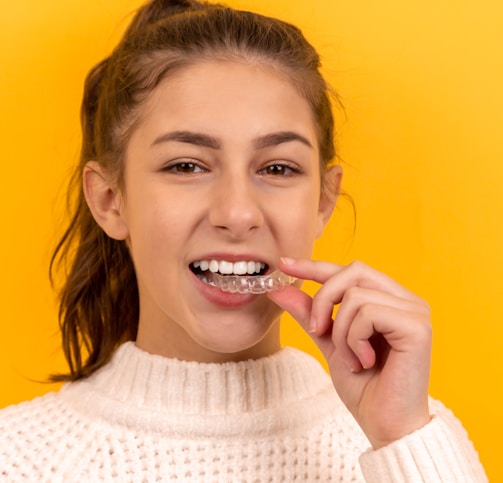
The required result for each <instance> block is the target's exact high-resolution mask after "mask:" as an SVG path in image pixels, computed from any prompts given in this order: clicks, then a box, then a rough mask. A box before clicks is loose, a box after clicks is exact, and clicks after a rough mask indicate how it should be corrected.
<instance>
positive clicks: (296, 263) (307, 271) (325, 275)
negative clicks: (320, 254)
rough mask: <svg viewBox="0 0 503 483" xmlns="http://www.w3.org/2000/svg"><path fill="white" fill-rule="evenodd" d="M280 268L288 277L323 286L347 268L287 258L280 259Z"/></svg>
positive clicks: (333, 264)
mask: <svg viewBox="0 0 503 483" xmlns="http://www.w3.org/2000/svg"><path fill="white" fill-rule="evenodd" d="M278 267H279V268H280V270H282V271H283V272H284V273H286V274H287V275H291V276H293V277H297V278H301V279H303V280H313V281H314V282H318V283H321V284H323V283H325V282H326V281H327V280H328V279H329V278H331V277H333V276H334V275H335V274H336V273H338V272H340V271H342V270H343V269H344V268H345V266H344V265H338V264H337V263H330V262H324V261H320V260H308V259H306V258H286V257H282V258H280V261H279V264H278Z"/></svg>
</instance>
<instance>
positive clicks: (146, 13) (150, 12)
mask: <svg viewBox="0 0 503 483" xmlns="http://www.w3.org/2000/svg"><path fill="white" fill-rule="evenodd" d="M204 8H205V5H204V4H202V3H201V2H198V1H197V0H151V1H150V2H148V3H146V4H145V5H143V6H142V7H140V8H139V9H138V10H137V12H136V14H135V16H134V18H133V20H132V22H131V24H130V25H129V27H128V29H127V31H126V35H125V37H128V36H129V35H134V34H136V33H137V32H138V31H141V30H142V29H144V28H145V27H146V26H147V25H149V24H153V23H156V22H158V21H159V20H162V19H163V18H166V17H170V16H172V15H177V14H180V13H183V12H187V11H190V10H192V11H195V10H203V9H204Z"/></svg>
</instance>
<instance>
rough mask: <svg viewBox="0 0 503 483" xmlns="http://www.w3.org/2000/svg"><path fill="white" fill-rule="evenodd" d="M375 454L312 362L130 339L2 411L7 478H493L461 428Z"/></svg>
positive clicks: (2, 464)
mask: <svg viewBox="0 0 503 483" xmlns="http://www.w3.org/2000/svg"><path fill="white" fill-rule="evenodd" d="M431 406H432V414H433V419H432V421H431V422H430V423H429V424H428V425H426V426H425V427H424V428H422V429H420V430H418V431H416V432H415V433H413V434H410V435H408V436H407V437H405V438H403V439H402V440H400V441H396V442H394V443H392V444H390V445H389V446H386V447H384V448H381V449H379V450H377V451H372V450H371V449H370V448H369V443H368V440H367V439H366V438H365V436H364V434H363V433H362V431H361V429H360V428H359V426H358V425H357V424H356V422H355V421H354V419H353V418H352V416H351V415H350V414H349V412H348V411H347V409H346V408H345V406H344V405H343V404H342V402H341V401H340V399H339V398H338V397H337V394H336V392H335V390H334V389H333V386H332V383H331V380H330V377H329V376H328V375H327V374H326V373H325V371H324V370H323V368H322V367H321V366H320V365H319V363H318V362H317V361H316V360H315V359H314V358H312V357H311V356H309V355H307V354H305V353H303V352H301V351H298V350H296V349H292V348H284V349H282V350H281V351H280V352H278V353H276V354H274V355H272V356H270V357H266V358H264V359H259V360H256V361H246V362H233V363H225V364H201V363H196V362H182V361H177V360H172V359H166V358H163V357H160V356H155V355H151V354H148V353H146V352H143V351H141V350H140V349H138V348H137V347H136V346H135V344H134V343H133V342H128V343H126V344H123V345H122V346H121V347H120V348H119V349H118V350H117V351H116V353H115V355H114V357H113V359H112V360H111V362H110V363H109V364H108V365H107V366H105V367H103V368H102V369H100V370H99V371H98V372H96V373H95V374H94V375H92V376H91V377H90V378H88V379H86V380H83V381H79V382H75V383H70V384H66V385H65V386H63V388H62V389H61V390H60V391H59V392H58V393H50V394H47V395H45V396H42V397H40V398H37V399H34V400H33V401H30V402H25V403H21V404H18V405H14V406H10V407H8V408H6V409H4V410H2V411H1V412H0V480H1V481H2V482H4V481H5V482H18V481H20V482H21V481H22V482H26V481H29V482H37V483H40V482H65V483H68V482H91V481H92V482H94V481H109V482H111V481H114V482H117V481H119V482H155V481H179V482H180V481H182V482H205V483H207V482H208V483H209V482H215V483H216V482H218V483H222V482H246V483H248V482H249V483H251V482H256V483H266V482H294V481H299V482H300V481H302V482H311V481H313V482H329V481H337V482H355V481H368V482H383V483H384V482H386V483H390V482H395V481H396V482H400V483H403V482H427V483H433V482H449V483H453V482H484V481H487V478H486V476H485V474H484V470H483V469H482V466H481V465H480V463H479V460H478V456H477V454H476V452H475V450H474V449H473V446H472V444H471V443H470V441H469V440H468V438H467V435H466V433H465V431H464V430H463V428H462V426H461V425H460V423H459V422H458V421H457V420H456V419H455V418H454V416H453V415H452V413H451V412H450V411H448V410H446V409H445V408H444V407H443V406H442V405H441V404H440V403H438V402H435V401H432V405H431Z"/></svg>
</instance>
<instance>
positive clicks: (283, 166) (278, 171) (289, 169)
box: [258, 161, 302, 176]
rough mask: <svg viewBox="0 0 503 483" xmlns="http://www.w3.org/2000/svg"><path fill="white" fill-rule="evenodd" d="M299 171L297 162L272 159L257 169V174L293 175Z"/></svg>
mask: <svg viewBox="0 0 503 483" xmlns="http://www.w3.org/2000/svg"><path fill="white" fill-rule="evenodd" d="M301 173H302V170H301V168H300V167H299V166H298V165H297V164H294V163H291V162H287V161H274V162H272V163H269V164H268V165H267V166H264V167H263V168H262V169H260V170H259V171H258V174H260V175H266V176H293V175H295V174H301Z"/></svg>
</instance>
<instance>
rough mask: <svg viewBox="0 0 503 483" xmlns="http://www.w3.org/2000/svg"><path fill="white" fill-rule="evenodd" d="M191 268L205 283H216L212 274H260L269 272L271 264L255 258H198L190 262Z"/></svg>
mask: <svg viewBox="0 0 503 483" xmlns="http://www.w3.org/2000/svg"><path fill="white" fill-rule="evenodd" d="M190 269H191V271H192V273H194V274H195V275H196V276H197V277H198V278H199V279H200V280H202V281H203V282H204V283H207V284H208V285H214V283H213V279H212V274H219V275H223V276H226V275H233V276H240V275H242V276H258V275H264V274H265V273H267V270H268V269H269V266H268V265H267V264H266V263H263V262H260V261H254V260H250V261H239V262H229V261H226V260H196V261H194V262H192V263H191V264H190Z"/></svg>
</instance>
